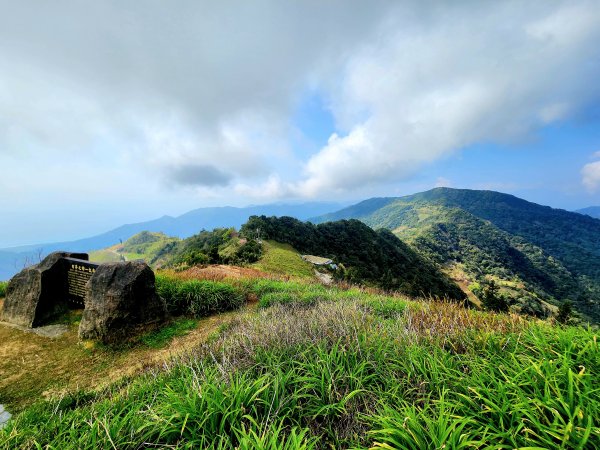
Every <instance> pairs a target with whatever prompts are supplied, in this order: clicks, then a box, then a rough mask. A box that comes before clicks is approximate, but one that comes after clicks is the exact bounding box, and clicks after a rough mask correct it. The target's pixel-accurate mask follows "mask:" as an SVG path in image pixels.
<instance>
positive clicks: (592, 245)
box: [315, 188, 600, 322]
mask: <svg viewBox="0 0 600 450" xmlns="http://www.w3.org/2000/svg"><path fill="white" fill-rule="evenodd" d="M348 217H354V218H357V219H359V220H361V221H363V222H364V223H366V224H368V225H369V226H371V227H374V228H386V229H389V230H392V231H393V232H394V234H396V235H397V236H399V237H401V238H402V239H404V240H405V241H407V242H408V243H409V244H410V245H411V246H412V248H414V249H415V250H416V251H418V252H419V253H420V254H422V255H424V256H426V257H428V258H430V259H432V260H433V261H436V262H437V263H438V264H439V265H441V266H443V267H445V268H446V269H448V270H450V269H452V268H453V267H456V266H458V267H459V268H460V269H461V270H464V272H465V274H466V276H467V277H468V278H469V279H470V280H471V281H472V282H475V284H473V286H475V287H477V286H478V284H480V283H482V282H487V281H489V280H496V281H498V282H500V284H501V285H502V286H503V290H504V293H505V294H506V295H507V296H508V297H509V300H511V301H512V302H514V303H515V305H516V306H517V307H518V308H519V309H522V310H523V311H524V312H527V313H530V314H535V315H540V316H543V315H546V314H547V308H545V306H544V305H545V302H549V303H552V304H555V305H560V304H562V303H564V302H566V301H570V302H572V303H573V305H574V306H575V308H576V309H577V310H578V311H579V312H580V313H582V314H583V315H584V316H585V317H587V318H589V319H591V320H592V321H596V322H597V321H598V320H600V220H597V219H593V218H591V217H587V216H583V215H581V214H577V213H571V212H567V211H563V210H556V209H552V208H549V207H545V206H540V205H537V204H535V203H530V202H526V201H525V200H521V199H518V198H516V197H513V196H511V195H507V194H501V193H498V192H491V191H470V190H460V189H448V188H438V189H433V190H431V191H427V192H424V193H421V194H415V195H411V196H407V197H402V198H386V199H372V200H367V201H365V202H361V203H359V204H357V205H354V206H352V207H349V208H346V209H343V210H341V211H339V212H337V213H333V214H328V215H325V216H322V217H320V218H317V219H315V222H322V221H326V220H339V219H342V218H348Z"/></svg>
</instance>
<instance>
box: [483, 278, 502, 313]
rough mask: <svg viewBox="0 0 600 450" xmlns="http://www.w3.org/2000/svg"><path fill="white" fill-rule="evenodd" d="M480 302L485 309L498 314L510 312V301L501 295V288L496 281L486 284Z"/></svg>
mask: <svg viewBox="0 0 600 450" xmlns="http://www.w3.org/2000/svg"><path fill="white" fill-rule="evenodd" d="M480 300H481V303H483V306H484V308H485V309H488V310H490V311H496V312H508V301H507V300H506V297H505V296H504V295H502V294H501V293H500V286H498V285H497V284H496V282H495V281H494V280H490V281H488V282H487V283H486V284H485V286H484V287H483V290H482V291H481V297H480Z"/></svg>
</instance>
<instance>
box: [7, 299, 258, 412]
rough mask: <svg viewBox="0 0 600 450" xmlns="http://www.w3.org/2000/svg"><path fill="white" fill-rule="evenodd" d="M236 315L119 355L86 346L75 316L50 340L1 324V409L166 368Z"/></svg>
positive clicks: (211, 320)
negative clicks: (155, 346) (160, 345)
mask: <svg viewBox="0 0 600 450" xmlns="http://www.w3.org/2000/svg"><path fill="white" fill-rule="evenodd" d="M1 303H2V300H0V313H1V308H2V304H1ZM249 307H253V305H250V306H249ZM74 314H76V313H74ZM236 314H239V312H231V313H226V314H220V315H216V316H212V317H208V318H205V319H201V320H200V321H199V322H198V325H197V326H196V328H195V329H193V330H191V331H190V332H189V333H188V334H186V335H185V336H180V337H176V338H174V339H173V340H172V341H171V342H170V343H168V344H166V346H165V347H163V348H161V349H158V350H157V349H150V348H147V347H134V348H132V349H127V350H120V351H118V350H111V349H107V348H105V347H102V346H94V345H92V344H90V343H82V342H80V341H79V339H78V337H77V327H78V325H79V322H78V321H77V320H76V319H77V318H76V317H75V318H74V320H72V322H71V323H67V324H62V325H61V324H59V326H62V327H63V331H64V332H62V333H60V332H58V333H55V332H51V333H46V334H47V335H44V334H45V333H43V332H42V333H41V334H36V333H33V332H31V330H28V331H24V330H22V329H19V328H15V327H13V326H11V325H9V324H6V323H2V322H0V404H4V405H5V407H6V408H7V409H8V410H10V411H11V412H12V413H15V412H19V411H20V410H22V409H23V408H24V407H26V406H27V405H29V404H31V403H33V402H35V401H36V400H37V399H40V398H50V397H56V396H60V395H63V394H64V393H65V392H76V391H78V390H92V389H96V388H101V387H103V386H106V385H108V384H110V383H113V382H116V381H118V380H120V379H123V378H125V377H129V376H132V375H134V374H136V373H140V372H142V371H144V370H146V369H148V368H150V367H156V366H162V365H163V364H164V363H165V362H168V361H169V360H170V359H172V358H173V357H175V356H177V355H181V354H183V353H185V352H187V351H189V350H191V349H193V348H194V347H195V346H197V345H198V344H200V343H202V342H204V341H205V340H206V339H207V337H208V336H209V335H210V334H211V333H213V332H214V331H216V330H218V328H219V327H220V326H221V325H223V324H225V323H227V322H228V321H230V320H231V319H232V318H233V317H234V316H235V315H236ZM56 329H57V328H55V330H56Z"/></svg>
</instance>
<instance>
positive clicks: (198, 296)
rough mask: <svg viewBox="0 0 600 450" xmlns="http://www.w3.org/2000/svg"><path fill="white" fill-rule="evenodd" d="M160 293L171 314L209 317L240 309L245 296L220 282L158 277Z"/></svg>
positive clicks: (157, 285)
mask: <svg viewBox="0 0 600 450" xmlns="http://www.w3.org/2000/svg"><path fill="white" fill-rule="evenodd" d="M156 291H157V292H158V295H160V296H161V297H162V298H164V299H165V303H166V304H167V310H168V311H169V313H170V314H175V315H181V314H185V315H190V316H193V317H205V316H208V315H210V314H214V313H219V312H223V311H229V310H232V309H237V308H240V307H241V306H242V305H243V304H244V301H245V298H244V295H243V294H242V293H241V292H240V291H238V290H237V289H235V288H234V287H233V286H231V285H229V284H227V283H223V282H217V281H206V280H202V281H200V280H185V281H184V280H179V279H177V278H172V277H169V276H166V275H157V276H156Z"/></svg>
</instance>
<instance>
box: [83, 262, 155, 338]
mask: <svg viewBox="0 0 600 450" xmlns="http://www.w3.org/2000/svg"><path fill="white" fill-rule="evenodd" d="M166 316H167V308H166V305H165V302H164V300H163V299H161V298H160V297H159V296H158V295H157V294H156V289H155V285H154V272H152V270H151V269H150V267H148V265H147V264H146V263H145V262H143V261H127V262H115V263H106V264H102V265H100V266H99V267H98V268H97V269H96V272H95V273H94V274H93V275H92V277H91V278H90V280H89V281H88V282H87V285H86V297H85V309H84V311H83V317H82V319H81V323H80V325H79V337H80V338H81V339H92V340H98V341H101V342H104V343H116V342H118V341H120V340H123V339H126V338H127V337H128V336H129V335H130V333H131V332H132V331H133V330H135V329H136V328H138V327H140V326H141V325H149V324H155V323H160V322H162V321H163V320H164V319H165V318H166Z"/></svg>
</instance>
